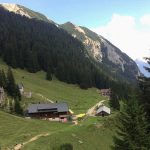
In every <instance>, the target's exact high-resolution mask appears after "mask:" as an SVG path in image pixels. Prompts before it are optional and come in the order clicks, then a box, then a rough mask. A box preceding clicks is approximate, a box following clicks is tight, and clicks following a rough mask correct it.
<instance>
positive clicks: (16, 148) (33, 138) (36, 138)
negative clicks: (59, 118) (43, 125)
mask: <svg viewBox="0 0 150 150" xmlns="http://www.w3.org/2000/svg"><path fill="white" fill-rule="evenodd" d="M51 134H52V133H51ZM48 135H50V133H44V134H39V135H36V136H34V137H32V138H31V139H30V140H28V141H26V142H23V143H21V144H17V145H16V146H15V147H14V148H13V150H21V148H22V147H23V146H24V145H26V144H28V143H30V142H33V141H36V140H38V139H39V138H40V137H45V136H48Z"/></svg>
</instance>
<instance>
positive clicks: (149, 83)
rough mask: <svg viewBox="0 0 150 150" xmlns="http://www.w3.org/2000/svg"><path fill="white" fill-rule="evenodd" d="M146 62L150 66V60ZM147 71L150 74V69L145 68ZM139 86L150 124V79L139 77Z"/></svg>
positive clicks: (141, 100) (141, 99) (141, 101)
mask: <svg viewBox="0 0 150 150" xmlns="http://www.w3.org/2000/svg"><path fill="white" fill-rule="evenodd" d="M146 60H147V62H148V64H149V65H150V58H146ZM145 69H146V70H147V71H148V72H149V73H150V67H145ZM139 86H140V90H141V95H140V103H141V104H143V105H144V108H145V110H146V113H147V118H148V120H149V123H150V77H145V76H144V77H139Z"/></svg>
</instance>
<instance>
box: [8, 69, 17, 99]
mask: <svg viewBox="0 0 150 150" xmlns="http://www.w3.org/2000/svg"><path fill="white" fill-rule="evenodd" d="M7 92H8V95H10V96H12V97H14V98H15V97H16V84H15V79H14V76H13V73H12V70H11V68H10V67H8V72H7Z"/></svg>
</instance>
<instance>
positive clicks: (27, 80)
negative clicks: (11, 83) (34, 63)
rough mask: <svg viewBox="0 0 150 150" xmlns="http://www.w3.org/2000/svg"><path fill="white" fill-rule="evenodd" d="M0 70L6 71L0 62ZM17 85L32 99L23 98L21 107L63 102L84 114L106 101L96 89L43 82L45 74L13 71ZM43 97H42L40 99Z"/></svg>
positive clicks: (57, 82)
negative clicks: (98, 103)
mask: <svg viewBox="0 0 150 150" xmlns="http://www.w3.org/2000/svg"><path fill="white" fill-rule="evenodd" d="M0 68H1V69H4V70H5V71H7V65H6V64H5V63H4V62H2V61H0ZM13 74H14V76H15V78H16V82H17V83H23V85H24V88H25V91H27V92H29V91H31V92H32V98H31V99H28V98H24V99H23V102H22V103H23V105H25V106H24V107H27V105H28V104H29V103H31V102H41V101H43V102H45V103H46V102H49V101H48V100H46V98H47V99H50V100H52V101H64V102H68V104H69V107H70V108H71V109H72V110H73V111H74V112H75V113H82V112H86V111H87V110H88V109H89V108H90V107H91V106H93V105H94V104H96V103H97V102H99V101H100V100H103V99H106V98H105V97H102V96H101V95H100V94H99V92H98V90H97V89H96V88H90V89H88V90H83V89H80V88H79V86H78V85H72V84H67V83H64V82H60V81H58V80H57V79H55V78H53V80H52V81H47V80H45V72H43V71H40V72H37V73H29V72H27V71H25V70H21V69H13ZM42 96H43V97H42Z"/></svg>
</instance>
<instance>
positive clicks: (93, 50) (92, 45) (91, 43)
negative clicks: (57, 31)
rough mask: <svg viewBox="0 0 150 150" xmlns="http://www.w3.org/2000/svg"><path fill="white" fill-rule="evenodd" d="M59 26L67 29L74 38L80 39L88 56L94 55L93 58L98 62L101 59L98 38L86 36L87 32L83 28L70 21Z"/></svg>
mask: <svg viewBox="0 0 150 150" xmlns="http://www.w3.org/2000/svg"><path fill="white" fill-rule="evenodd" d="M61 27H62V28H64V29H65V30H67V32H69V33H70V34H71V35H72V36H73V37H74V38H77V39H78V40H80V41H81V42H82V43H83V44H84V46H85V47H86V49H87V50H88V53H89V55H90V56H92V57H94V59H95V60H97V61H99V62H101V61H102V52H101V43H100V41H99V39H98V38H97V39H93V38H92V37H90V36H88V33H87V31H86V30H85V29H84V28H82V27H80V26H77V25H74V24H72V23H70V22H67V23H66V24H63V25H61Z"/></svg>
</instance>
